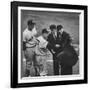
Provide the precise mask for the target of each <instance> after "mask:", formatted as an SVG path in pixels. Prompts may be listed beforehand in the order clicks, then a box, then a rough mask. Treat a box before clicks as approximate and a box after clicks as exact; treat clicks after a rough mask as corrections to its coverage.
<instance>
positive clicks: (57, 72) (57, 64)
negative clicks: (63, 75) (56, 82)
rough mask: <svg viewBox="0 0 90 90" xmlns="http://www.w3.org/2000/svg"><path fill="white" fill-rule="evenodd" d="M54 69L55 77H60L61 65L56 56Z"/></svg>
mask: <svg viewBox="0 0 90 90" xmlns="http://www.w3.org/2000/svg"><path fill="white" fill-rule="evenodd" d="M53 69H54V75H59V63H58V60H57V58H56V56H55V55H53Z"/></svg>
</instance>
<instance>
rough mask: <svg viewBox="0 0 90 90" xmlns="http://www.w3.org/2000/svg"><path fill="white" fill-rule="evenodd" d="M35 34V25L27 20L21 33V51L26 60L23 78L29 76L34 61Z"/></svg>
mask: <svg viewBox="0 0 90 90" xmlns="http://www.w3.org/2000/svg"><path fill="white" fill-rule="evenodd" d="M36 34H37V31H36V28H35V23H34V22H33V21H32V20H28V22H27V28H26V29H25V30H24V32H23V50H24V56H25V58H26V71H25V76H26V77H28V76H31V73H30V68H31V67H32V65H33V60H34V49H35V46H36V43H37V41H36V38H35V35H36Z"/></svg>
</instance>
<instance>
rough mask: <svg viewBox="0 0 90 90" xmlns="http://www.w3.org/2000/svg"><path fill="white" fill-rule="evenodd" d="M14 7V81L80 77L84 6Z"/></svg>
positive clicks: (81, 78) (82, 60) (29, 81)
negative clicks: (15, 8)
mask: <svg viewBox="0 0 90 90" xmlns="http://www.w3.org/2000/svg"><path fill="white" fill-rule="evenodd" d="M52 6H53V5H52ZM17 10H18V13H17V17H18V20H17V22H18V23H16V24H18V25H17V26H18V27H17V29H18V31H17V32H18V38H17V46H18V49H17V52H18V53H17V54H18V57H17V59H18V60H17V66H18V68H17V76H18V77H17V81H18V83H36V82H37V83H38V82H41V83H42V82H54V81H69V80H71V81H73V80H83V79H84V78H85V71H84V70H85V69H84V68H85V65H84V64H85V61H84V59H85V57H84V51H85V50H84V48H85V45H84V43H85V42H84V37H85V36H84V35H85V33H84V29H85V25H84V24H85V23H84V20H85V19H84V18H85V17H84V15H85V12H84V10H82V9H79V10H78V9H70V8H68V9H66V8H51V7H49V8H45V7H33V6H32V7H27V6H25V7H23V6H18V8H17ZM14 20H15V19H14ZM14 24H15V23H14ZM13 28H14V27H13ZM14 44H15V43H14ZM14 62H15V61H14ZM14 66H15V65H14ZM13 72H14V71H13Z"/></svg>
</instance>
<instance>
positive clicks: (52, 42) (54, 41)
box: [47, 25, 60, 75]
mask: <svg viewBox="0 0 90 90" xmlns="http://www.w3.org/2000/svg"><path fill="white" fill-rule="evenodd" d="M50 30H51V34H49V36H48V42H49V44H48V46H47V47H48V49H49V50H50V51H51V53H52V54H53V68H54V75H59V62H58V60H57V57H56V56H57V54H58V53H59V50H60V41H59V40H60V39H59V37H58V34H57V27H56V25H50Z"/></svg>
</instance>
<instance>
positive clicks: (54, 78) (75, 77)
mask: <svg viewBox="0 0 90 90" xmlns="http://www.w3.org/2000/svg"><path fill="white" fill-rule="evenodd" d="M21 9H23V10H34V11H37V10H38V11H54V12H55V11H59V12H63V11H64V12H75V13H81V14H80V16H79V25H80V27H79V41H80V45H79V47H80V64H79V65H80V66H79V67H80V74H79V75H66V76H64V75H63V76H60V75H59V76H45V77H25V78H22V79H21ZM83 79H84V10H74V9H53V8H38V7H20V6H19V7H18V83H34V82H48V81H66V80H83Z"/></svg>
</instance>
